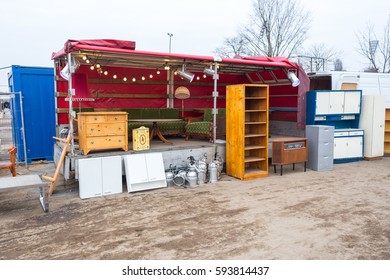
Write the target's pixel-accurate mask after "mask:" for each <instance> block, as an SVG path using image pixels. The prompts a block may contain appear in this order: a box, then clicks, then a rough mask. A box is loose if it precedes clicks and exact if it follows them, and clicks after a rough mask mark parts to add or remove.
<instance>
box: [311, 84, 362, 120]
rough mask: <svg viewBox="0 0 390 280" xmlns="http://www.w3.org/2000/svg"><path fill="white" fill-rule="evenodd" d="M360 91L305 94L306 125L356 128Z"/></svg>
mask: <svg viewBox="0 0 390 280" xmlns="http://www.w3.org/2000/svg"><path fill="white" fill-rule="evenodd" d="M361 100H362V91H361V90H313V91H308V92H307V94H306V124H307V125H331V126H334V127H335V128H358V127H359V119H360V110H361V109H360V108H361Z"/></svg>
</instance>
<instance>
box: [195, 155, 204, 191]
mask: <svg viewBox="0 0 390 280" xmlns="http://www.w3.org/2000/svg"><path fill="white" fill-rule="evenodd" d="M195 169H196V171H197V172H198V184H205V183H206V175H207V156H206V154H204V156H203V158H201V159H199V160H198V161H197V162H196V163H195Z"/></svg>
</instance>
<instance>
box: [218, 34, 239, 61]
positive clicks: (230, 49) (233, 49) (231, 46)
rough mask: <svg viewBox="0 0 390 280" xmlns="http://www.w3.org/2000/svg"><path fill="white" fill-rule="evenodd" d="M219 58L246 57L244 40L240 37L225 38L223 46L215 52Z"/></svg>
mask: <svg viewBox="0 0 390 280" xmlns="http://www.w3.org/2000/svg"><path fill="white" fill-rule="evenodd" d="M215 53H217V54H218V55H219V56H221V57H235V56H244V55H247V48H246V45H245V43H244V39H243V38H242V37H240V36H236V37H233V38H226V39H225V40H224V42H223V46H222V47H220V48H217V49H216V50H215Z"/></svg>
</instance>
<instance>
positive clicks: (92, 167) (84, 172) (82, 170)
mask: <svg viewBox="0 0 390 280" xmlns="http://www.w3.org/2000/svg"><path fill="white" fill-rule="evenodd" d="M78 166H79V195H80V198H81V199H85V198H91V197H96V196H102V172H101V169H102V163H101V160H100V158H88V159H79V160H78Z"/></svg>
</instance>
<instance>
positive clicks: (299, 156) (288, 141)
mask: <svg viewBox="0 0 390 280" xmlns="http://www.w3.org/2000/svg"><path fill="white" fill-rule="evenodd" d="M307 151H308V150H307V138H300V137H282V138H276V139H274V140H272V164H273V165H274V169H275V173H276V165H280V175H282V174H283V165H284V164H291V163H292V164H293V166H294V167H295V163H300V162H303V163H304V164H305V171H306V162H307V160H308V152H307Z"/></svg>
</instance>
